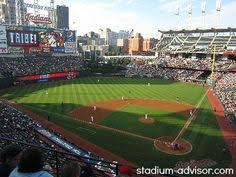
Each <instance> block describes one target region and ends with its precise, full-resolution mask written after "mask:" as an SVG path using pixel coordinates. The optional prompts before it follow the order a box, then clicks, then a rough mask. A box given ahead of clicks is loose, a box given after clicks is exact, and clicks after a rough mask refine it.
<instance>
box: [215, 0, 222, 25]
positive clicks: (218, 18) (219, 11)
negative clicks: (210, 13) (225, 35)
mask: <svg viewBox="0 0 236 177" xmlns="http://www.w3.org/2000/svg"><path fill="white" fill-rule="evenodd" d="M216 15H217V17H216V19H217V23H216V25H217V26H216V27H218V28H219V27H220V15H221V0H216Z"/></svg>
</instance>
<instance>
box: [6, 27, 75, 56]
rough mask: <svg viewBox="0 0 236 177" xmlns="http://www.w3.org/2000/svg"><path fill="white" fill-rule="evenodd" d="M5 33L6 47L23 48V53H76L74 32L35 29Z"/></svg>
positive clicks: (12, 30)
mask: <svg viewBox="0 0 236 177" xmlns="http://www.w3.org/2000/svg"><path fill="white" fill-rule="evenodd" d="M6 31H7V41H8V46H10V47H23V48H24V52H25V53H40V52H41V53H48V52H53V53H75V52H76V31H72V30H57V29H52V28H48V29H45V28H37V27H23V28H22V29H12V28H9V30H6Z"/></svg>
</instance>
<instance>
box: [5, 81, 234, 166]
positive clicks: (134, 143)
mask: <svg viewBox="0 0 236 177" xmlns="http://www.w3.org/2000/svg"><path fill="white" fill-rule="evenodd" d="M97 80H98V78H95V77H92V78H81V79H78V80H73V81H58V82H50V83H46V84H32V85H27V86H21V87H13V88H10V89H7V90H5V91H2V92H1V95H2V97H5V98H7V99H11V100H13V101H15V102H18V103H21V104H22V105H23V106H25V107H26V108H28V109H30V110H32V111H34V112H36V113H38V114H40V115H42V116H44V117H45V118H47V116H48V115H50V117H51V119H52V121H53V122H55V123H57V124H58V125H60V126H61V127H63V128H65V129H68V130H70V131H72V132H74V133H77V134H79V135H80V136H81V137H83V138H85V139H87V140H89V141H90V142H92V143H94V144H97V145H99V146H101V147H103V148H105V149H107V150H109V151H111V152H113V153H115V154H117V155H119V156H121V157H123V158H125V159H127V160H129V161H131V162H133V163H135V164H137V165H140V166H146V167H153V166H155V165H157V166H160V167H174V165H175V164H176V163H177V162H178V161H183V162H189V161H190V160H202V159H211V160H214V161H216V162H217V163H218V164H217V167H226V166H228V165H229V164H230V163H231V157H230V154H229V152H228V150H227V149H226V150H225V151H224V150H223V149H224V148H225V146H226V145H225V142H224V139H223V138H222V134H221V132H220V130H219V126H218V124H217V121H216V119H215V116H214V114H213V111H212V108H211V106H210V104H209V102H208V100H207V99H204V101H203V103H202V104H201V105H200V109H199V112H198V114H197V119H196V120H195V121H194V122H193V123H192V124H191V126H190V127H189V129H188V130H187V131H186V133H185V134H184V138H185V139H186V140H188V141H189V142H191V143H192V145H193V151H192V152H191V153H190V154H187V155H184V156H173V155H167V154H165V153H162V152H159V151H157V150H156V149H155V148H154V146H153V142H152V141H148V140H143V139H139V138H136V137H131V136H125V135H123V134H119V133H115V132H113V131H110V130H105V129H104V130H103V129H96V128H91V127H89V126H87V125H86V124H84V123H81V122H79V121H75V120H71V119H69V118H68V117H67V115H68V113H69V112H71V111H72V110H73V109H75V108H78V107H79V106H83V105H87V104H89V103H93V102H96V101H101V100H110V99H114V98H116V99H120V98H121V97H122V96H123V97H125V98H147V99H162V100H169V101H176V97H177V96H178V97H180V101H181V102H182V103H184V104H189V105H193V106H196V105H197V104H198V102H199V100H200V99H201V98H202V97H203V95H204V93H205V88H203V87H202V86H197V85H191V84H185V83H180V82H172V81H166V80H153V79H129V78H102V77H101V78H99V80H100V82H99V83H98V81H97ZM148 83H150V84H151V86H147V84H148ZM46 92H48V94H46ZM62 102H63V105H62V104H61V103H62ZM146 112H148V113H149V115H150V116H151V117H153V118H155V119H156V120H157V121H156V123H155V124H152V125H144V124H141V123H139V122H138V121H137V119H138V118H139V117H140V116H144V114H145V113H146ZM186 120H187V117H185V116H183V115H180V114H178V113H172V112H167V111H163V110H156V109H153V108H148V107H142V106H136V105H127V106H125V107H123V108H122V109H120V110H117V111H116V112H113V113H112V114H110V115H109V116H108V117H106V118H104V119H103V120H101V121H99V122H98V124H101V125H106V126H109V127H113V128H117V129H120V130H125V131H129V132H132V133H135V134H139V135H143V136H147V137H151V138H156V137H159V136H170V135H176V134H177V133H178V132H179V131H180V129H181V128H182V126H183V125H184V123H185V121H186Z"/></svg>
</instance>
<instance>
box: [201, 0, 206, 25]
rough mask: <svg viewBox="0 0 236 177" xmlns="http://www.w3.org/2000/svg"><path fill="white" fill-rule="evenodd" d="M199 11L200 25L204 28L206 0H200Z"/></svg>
mask: <svg viewBox="0 0 236 177" xmlns="http://www.w3.org/2000/svg"><path fill="white" fill-rule="evenodd" d="M201 13H202V27H203V28H204V27H205V21H206V0H202V5H201Z"/></svg>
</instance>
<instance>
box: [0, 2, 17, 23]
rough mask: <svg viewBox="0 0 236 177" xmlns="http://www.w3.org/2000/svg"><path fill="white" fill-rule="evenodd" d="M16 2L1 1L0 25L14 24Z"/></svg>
mask: <svg viewBox="0 0 236 177" xmlns="http://www.w3.org/2000/svg"><path fill="white" fill-rule="evenodd" d="M16 22H17V21H16V1H15V0H1V1H0V23H3V24H9V25H12V24H16Z"/></svg>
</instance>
